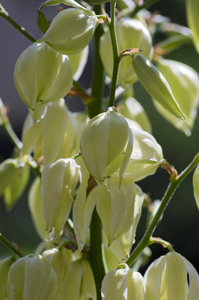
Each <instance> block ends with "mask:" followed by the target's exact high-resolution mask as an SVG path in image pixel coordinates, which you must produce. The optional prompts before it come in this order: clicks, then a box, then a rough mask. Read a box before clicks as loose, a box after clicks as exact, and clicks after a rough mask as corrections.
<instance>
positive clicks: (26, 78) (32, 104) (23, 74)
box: [14, 43, 73, 121]
mask: <svg viewBox="0 0 199 300" xmlns="http://www.w3.org/2000/svg"><path fill="white" fill-rule="evenodd" d="M72 78H73V73H72V68H71V65H70V62H69V59H68V57H67V56H65V55H61V54H59V53H57V52H56V51H54V50H53V49H52V48H50V47H49V46H48V45H46V44H45V43H38V44H32V45H31V46H29V47H28V48H27V49H26V50H25V51H24V52H23V53H22V54H21V55H20V57H19V58H18V60H17V62H16V65H15V70H14V83H15V86H16V89H17V91H18V93H19V96H20V97H21V99H22V100H23V102H24V103H25V104H26V105H27V107H28V108H29V111H30V113H31V115H32V117H33V120H34V121H39V120H40V119H42V118H43V117H44V115H45V113H46V107H47V104H48V103H49V102H52V101H56V100H59V99H60V98H62V97H64V96H66V95H67V93H68V92H69V90H70V88H71V85H72Z"/></svg>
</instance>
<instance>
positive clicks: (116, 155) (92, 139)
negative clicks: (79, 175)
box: [80, 108, 133, 184]
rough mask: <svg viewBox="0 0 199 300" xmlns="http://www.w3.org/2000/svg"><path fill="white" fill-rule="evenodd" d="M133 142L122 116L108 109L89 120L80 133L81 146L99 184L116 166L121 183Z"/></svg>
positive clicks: (82, 152)
mask: <svg viewBox="0 0 199 300" xmlns="http://www.w3.org/2000/svg"><path fill="white" fill-rule="evenodd" d="M132 143H133V136H132V133H131V130H130V129H129V126H128V124H127V122H126V120H125V118H123V117H122V116H119V115H118V113H116V112H115V111H114V110H113V109H112V108H109V109H108V111H107V112H105V113H101V114H99V115H97V116H95V117H94V118H92V119H91V120H90V121H89V122H88V124H87V126H86V127H85V129H84V130H83V132H82V136H81V141H80V149H81V154H82V156H83V159H84V161H85V164H86V166H87V168H88V170H89V172H90V174H91V175H92V176H93V177H94V178H95V179H96V180H97V181H98V182H99V183H102V181H103V180H104V178H106V177H107V176H110V175H111V174H113V173H114V172H115V171H117V170H118V169H119V172H120V181H119V184H121V180H122V176H123V173H124V171H125V169H126V166H127V163H128V160H129V157H130V155H131V152H132Z"/></svg>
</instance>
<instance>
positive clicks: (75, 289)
mask: <svg viewBox="0 0 199 300" xmlns="http://www.w3.org/2000/svg"><path fill="white" fill-rule="evenodd" d="M63 286H64V288H63V290H62V296H61V297H60V300H65V299H66V295H67V299H71V300H72V299H73V300H79V299H90V298H91V299H97V298H96V288H95V281H94V277H93V273H92V270H91V267H90V265H89V262H88V261H87V260H85V259H81V260H77V261H74V262H72V263H71V264H69V265H68V271H67V274H66V276H65V281H64V284H63Z"/></svg>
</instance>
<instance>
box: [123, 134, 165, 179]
mask: <svg viewBox="0 0 199 300" xmlns="http://www.w3.org/2000/svg"><path fill="white" fill-rule="evenodd" d="M131 129H132V132H133V151H132V153H131V157H130V161H129V164H128V166H127V168H126V171H125V174H124V177H125V178H129V180H133V181H139V180H141V179H143V178H145V177H147V176H149V175H152V174H154V173H155V172H156V170H157V169H158V168H159V166H160V165H161V164H162V162H163V153H162V148H161V146H160V145H159V144H158V143H157V141H156V140H155V138H154V137H153V136H152V135H151V134H150V133H148V132H146V131H144V130H140V129H137V128H131Z"/></svg>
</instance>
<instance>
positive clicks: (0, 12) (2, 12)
mask: <svg viewBox="0 0 199 300" xmlns="http://www.w3.org/2000/svg"><path fill="white" fill-rule="evenodd" d="M0 17H2V18H4V19H5V20H6V21H8V22H9V23H10V24H11V25H12V26H13V27H15V28H16V29H17V30H18V31H19V32H21V33H22V34H23V35H24V36H25V37H27V38H28V39H29V40H30V41H31V42H33V43H34V42H35V41H36V39H35V38H34V37H33V36H32V35H31V34H30V33H28V32H27V31H26V29H25V28H24V27H22V26H20V25H19V24H18V23H17V22H16V21H15V20H14V19H13V18H11V16H10V15H9V13H8V12H7V11H6V10H5V9H4V7H3V6H2V5H1V4H0Z"/></svg>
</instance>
